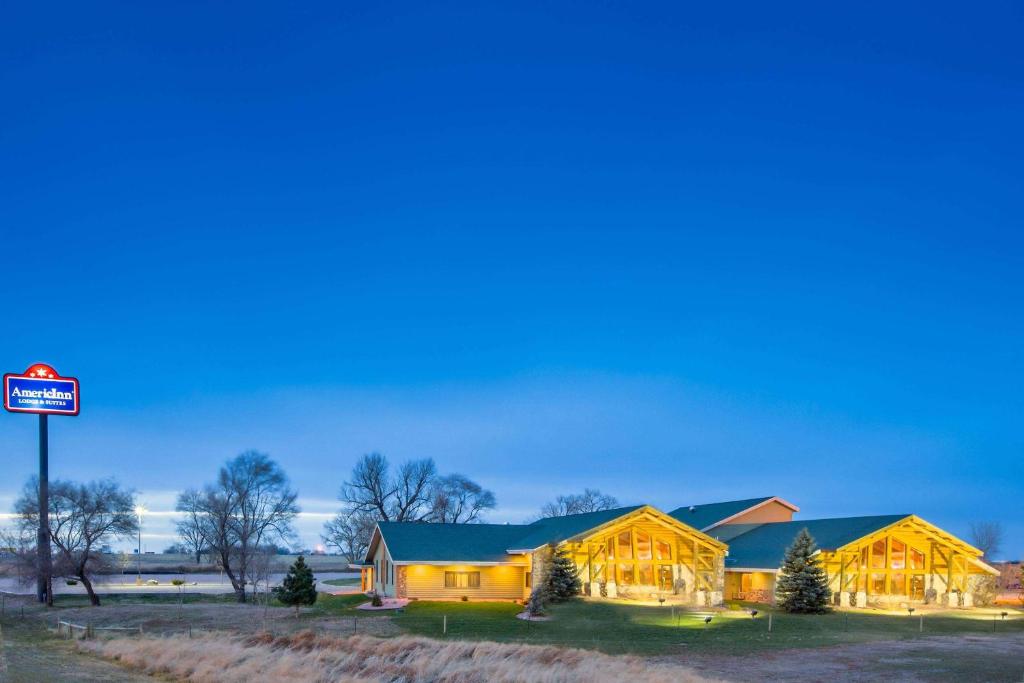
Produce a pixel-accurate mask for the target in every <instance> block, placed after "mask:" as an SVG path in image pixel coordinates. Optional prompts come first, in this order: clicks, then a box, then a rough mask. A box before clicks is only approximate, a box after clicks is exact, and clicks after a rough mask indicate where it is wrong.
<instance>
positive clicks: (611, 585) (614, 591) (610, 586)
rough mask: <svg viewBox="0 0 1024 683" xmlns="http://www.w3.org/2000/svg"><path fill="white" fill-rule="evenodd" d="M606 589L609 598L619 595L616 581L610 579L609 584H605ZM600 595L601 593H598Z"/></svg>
mask: <svg viewBox="0 0 1024 683" xmlns="http://www.w3.org/2000/svg"><path fill="white" fill-rule="evenodd" d="M605 590H606V591H608V597H609V598H615V597H618V595H619V590H618V589H617V588H616V587H615V582H614V581H609V582H608V583H607V584H605ZM598 595H600V593H598Z"/></svg>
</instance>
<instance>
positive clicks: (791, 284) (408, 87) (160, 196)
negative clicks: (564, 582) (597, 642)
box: [0, 2, 1024, 557]
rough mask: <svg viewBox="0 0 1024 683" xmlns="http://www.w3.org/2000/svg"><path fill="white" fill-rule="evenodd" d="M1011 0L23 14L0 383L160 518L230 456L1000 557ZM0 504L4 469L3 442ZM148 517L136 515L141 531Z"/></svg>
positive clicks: (1014, 280)
mask: <svg viewBox="0 0 1024 683" xmlns="http://www.w3.org/2000/svg"><path fill="white" fill-rule="evenodd" d="M1022 34H1024V10H1022V9H1021V6H1020V4H1019V3H1012V2H1007V3H985V2H982V3H973V4H970V5H969V6H968V5H962V4H960V3H955V4H954V3H948V4H945V3H932V2H929V3H915V4H909V3H901V4H900V5H899V6H895V5H893V4H892V3H874V4H858V5H856V6H850V7H849V8H848V9H843V10H839V9H836V8H835V7H831V6H823V5H822V3H804V4H800V5H795V4H791V5H785V6H780V5H778V4H777V3H776V4H766V3H740V4H729V5H727V6H726V5H715V4H714V3H712V4H711V5H708V4H707V3H704V4H700V3H665V4H643V3H635V2H622V3H612V2H594V3H576V2H573V3H539V4H533V3H521V2H516V3H494V4H486V5H485V4H483V3H454V4H451V5H448V4H436V3H419V2H417V3H407V4H394V3H323V4H313V3H299V4H295V3H291V4H287V3H282V4H279V5H268V4H262V3H253V2H244V3H243V2H236V3H190V4H186V3H173V4H170V5H166V6H157V5H154V4H153V3H101V4H98V5H96V4H81V3H56V4H46V5H40V4H38V3H22V4H16V5H9V6H8V7H7V8H6V9H5V14H4V20H3V22H2V23H0V56H2V64H0V97H2V98H3V108H2V114H0V121H2V125H0V158H2V160H3V163H2V164H0V250H2V256H3V261H2V282H3V288H4V311H5V312H4V315H3V316H2V318H0V332H2V334H0V363H2V368H0V369H2V370H3V371H6V372H14V371H19V372H20V371H22V370H24V369H25V368H26V367H27V366H28V365H29V364H30V363H32V362H35V361H42V362H47V363H50V364H52V365H53V366H54V367H55V368H56V369H57V370H58V371H60V372H62V373H64V374H72V375H76V376H77V377H79V379H80V380H81V385H82V396H83V404H82V412H81V415H80V416H79V417H76V418H52V419H51V421H50V422H51V425H52V426H51V456H52V462H51V476H53V477H55V478H73V479H87V478H97V477H104V476H115V477H117V478H118V479H119V480H120V481H121V482H123V483H124V484H126V485H128V486H131V487H134V488H136V489H137V490H138V491H139V492H140V498H141V500H142V501H143V502H145V503H146V504H147V506H148V507H150V508H151V509H153V510H154V511H155V513H156V514H154V515H153V517H152V521H147V522H146V539H145V543H146V545H147V548H149V549H156V550H159V549H161V548H162V547H163V546H164V545H166V544H167V543H168V542H169V541H170V539H169V538H168V536H167V534H168V529H169V526H168V520H169V519H170V517H169V516H168V515H167V513H168V511H169V510H170V507H171V504H172V501H173V497H174V493H175V492H176V491H178V490H180V489H182V488H184V487H187V486H190V485H199V484H202V483H203V482H205V481H208V480H210V479H212V478H213V476H214V474H215V471H216V468H217V466H218V465H219V464H220V463H221V462H222V461H223V460H224V459H226V458H228V457H230V456H232V455H234V454H236V453H238V452H239V451H241V450H243V449H247V448H257V449H260V450H264V451H267V452H269V453H270V454H271V455H272V456H273V457H274V458H276V459H277V460H278V461H279V462H280V463H281V464H282V465H283V466H284V467H285V469H286V470H287V472H288V473H289V475H290V476H291V478H292V481H293V482H294V484H295V486H296V487H297V488H298V489H299V491H300V494H301V498H300V502H301V503H302V505H303V508H304V509H305V510H306V511H307V512H308V513H309V514H308V515H307V516H306V517H304V518H303V519H302V520H301V522H300V528H301V530H302V533H303V538H304V540H305V542H306V544H307V545H312V544H313V543H315V542H316V540H317V532H318V530H319V527H320V524H321V523H322V522H323V520H324V519H325V517H326V516H327V515H329V514H330V513H331V512H333V511H334V510H335V509H336V507H337V503H336V501H335V496H336V493H337V489H338V486H339V485H340V484H341V482H342V481H343V480H344V479H345V477H346V476H347V474H348V472H349V470H350V469H351V466H352V464H353V462H354V461H355V459H356V458H357V457H358V456H359V455H360V454H362V453H365V452H368V451H371V450H379V451H381V452H383V453H385V454H386V455H388V456H389V457H390V458H392V459H393V460H396V461H401V460H403V459H405V458H418V457H428V456H429V457H433V458H435V459H436V461H437V463H438V465H439V468H440V469H441V470H442V471H446V472H450V471H457V472H462V473H465V474H467V475H469V476H470V477H472V478H474V479H476V480H478V481H480V482H481V483H483V484H484V485H486V486H487V487H489V488H491V489H493V490H494V492H495V494H496V495H497V497H498V501H499V508H498V510H496V511H495V512H494V513H493V514H492V515H491V516H490V519H491V520H492V521H520V520H522V519H523V518H524V517H527V516H529V515H530V514H532V513H534V512H535V510H536V509H537V508H538V507H539V506H540V504H541V503H543V502H544V501H546V500H548V499H549V498H551V497H553V496H554V495H556V494H558V493H566V492H571V491H575V490H580V489H582V488H583V487H585V486H590V487H597V488H600V489H601V490H603V491H607V492H608V493H612V494H614V495H616V496H618V497H619V499H620V500H621V501H622V502H623V503H624V504H625V503H634V502H649V503H652V504H654V505H657V506H661V507H663V508H671V507H675V506H677V505H680V504H684V503H700V502H708V501H714V500H720V499H731V498H745V497H751V496H757V495H770V494H776V495H781V496H783V497H785V498H787V499H789V500H791V501H793V502H795V503H796V504H798V505H800V506H801V507H802V512H801V515H802V516H803V517H805V518H811V517H821V516H832V515H857V514H873V513H899V512H912V513H916V514H918V515H920V516H922V517H924V518H925V519H927V520H929V521H931V522H934V523H937V524H939V525H941V526H944V527H947V528H948V529H950V530H951V531H953V532H955V533H959V534H966V531H967V527H968V524H969V523H970V522H971V521H974V520H979V521H981V520H998V521H1002V522H1003V523H1004V525H1005V526H1006V528H1007V532H1008V537H1007V541H1006V544H1005V546H1006V547H1005V552H1004V553H1003V555H1004V556H1014V557H1019V556H1021V555H1024V521H1021V519H1020V511H1021V507H1022V505H1021V499H1022V494H1024V434H1022V429H1021V428H1022V413H1024V410H1022V409H1024V401H1022V399H1021V389H1022V385H1024V357H1022V348H1024V315H1022V313H1024V311H1022V308H1024V306H1022V299H1021V297H1022V294H1024V286H1022V272H1024V271H1022V266H1024V263H1022V262H1024V237H1022V234H1021V229H1022V227H1024V226H1022V209H1021V200H1022V197H1024V193H1022V180H1024V170H1022V169H1024V165H1022V163H1021V159H1022V152H1024V144H1022V143H1024V133H1022V129H1024V127H1022V125H1021V122H1022V121H1024V50H1022V49H1021V43H1020V36H1021V35H1022ZM0 458H2V467H3V476H2V477H0V508H2V509H3V510H4V511H5V512H6V511H9V510H10V504H11V501H12V499H13V496H14V495H15V494H16V492H17V490H18V489H19V488H20V487H21V485H22V483H23V482H24V481H25V479H26V478H27V477H29V476H30V475H31V474H32V473H33V472H34V468H35V466H36V422H35V419H34V418H33V417H29V416H24V415H10V414H4V415H2V416H0ZM161 513H162V514H161Z"/></svg>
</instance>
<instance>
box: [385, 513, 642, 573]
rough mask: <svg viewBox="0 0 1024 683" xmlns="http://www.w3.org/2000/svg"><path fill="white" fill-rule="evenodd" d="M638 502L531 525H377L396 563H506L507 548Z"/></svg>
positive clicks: (550, 538)
mask: <svg viewBox="0 0 1024 683" xmlns="http://www.w3.org/2000/svg"><path fill="white" fill-rule="evenodd" d="M641 507H643V506H642V505H633V506H630V507H624V508H615V509H614V510H601V511H600V512H585V513H582V514H579V515H567V516H565V517H545V518H543V519H538V520H537V521H536V522H534V523H532V524H428V523H425V522H380V523H379V524H378V525H377V526H378V528H380V533H381V536H382V537H383V538H384V543H385V544H386V545H387V547H388V551H389V552H390V553H391V559H392V560H394V561H395V562H508V561H509V559H510V558H509V556H508V552H507V551H509V550H533V549H535V548H539V547H541V546H543V545H546V544H548V543H557V542H559V541H564V540H565V539H567V538H572V537H573V536H576V535H577V534H581V533H583V532H584V531H587V530H589V529H593V528H595V527H599V526H601V525H602V524H605V523H607V522H610V521H612V520H614V519H617V518H619V517H622V516H623V515H627V514H629V513H630V512H633V511H634V510H638V509H640V508H641Z"/></svg>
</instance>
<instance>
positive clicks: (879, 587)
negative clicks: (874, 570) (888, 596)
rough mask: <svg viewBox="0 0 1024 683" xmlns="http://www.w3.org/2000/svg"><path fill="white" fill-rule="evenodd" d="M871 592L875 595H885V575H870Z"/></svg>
mask: <svg viewBox="0 0 1024 683" xmlns="http://www.w3.org/2000/svg"><path fill="white" fill-rule="evenodd" d="M871 592H872V593H874V594H875V595H882V594H884V593H885V574H872V575H871Z"/></svg>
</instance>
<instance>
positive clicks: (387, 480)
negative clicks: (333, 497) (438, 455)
mask: <svg viewBox="0 0 1024 683" xmlns="http://www.w3.org/2000/svg"><path fill="white" fill-rule="evenodd" d="M436 476H437V467H436V466H435V465H434V461H433V460H431V459H430V458H427V459H425V460H410V461H409V462H406V463H403V464H402V466H401V467H399V468H398V472H397V474H395V475H394V476H392V474H391V467H390V465H389V464H388V460H387V458H385V457H384V456H383V455H381V454H380V453H368V454H366V455H364V456H363V457H362V458H361V459H360V460H359V462H358V463H356V466H355V467H354V468H353V469H352V478H351V479H350V480H349V481H347V482H345V483H344V484H343V485H342V487H341V493H340V494H339V496H338V497H339V499H340V500H341V502H343V503H345V504H346V506H347V507H348V508H349V510H350V511H351V512H366V513H370V514H371V515H373V516H374V517H376V518H377V519H378V520H380V521H382V522H422V521H425V520H427V519H428V518H429V517H430V493H431V485H432V484H433V482H434V478H435V477H436Z"/></svg>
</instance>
